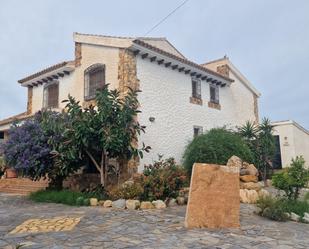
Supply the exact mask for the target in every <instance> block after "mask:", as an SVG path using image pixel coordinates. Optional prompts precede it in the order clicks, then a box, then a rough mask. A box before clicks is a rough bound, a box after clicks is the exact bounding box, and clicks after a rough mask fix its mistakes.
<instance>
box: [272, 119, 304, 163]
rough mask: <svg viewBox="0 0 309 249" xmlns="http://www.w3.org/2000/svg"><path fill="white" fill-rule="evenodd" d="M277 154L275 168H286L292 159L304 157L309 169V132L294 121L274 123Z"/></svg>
mask: <svg viewBox="0 0 309 249" xmlns="http://www.w3.org/2000/svg"><path fill="white" fill-rule="evenodd" d="M272 125H273V126H274V130H275V132H274V134H275V138H276V145H277V146H276V147H277V154H276V158H275V161H274V167H275V168H285V167H287V166H289V165H290V163H291V159H292V158H295V157H296V156H303V157H304V159H305V161H306V164H305V166H306V167H307V168H309V131H308V130H306V129H305V128H303V127H302V126H300V125H299V124H298V123H296V122H295V121H292V120H287V121H278V122H273V123H272Z"/></svg>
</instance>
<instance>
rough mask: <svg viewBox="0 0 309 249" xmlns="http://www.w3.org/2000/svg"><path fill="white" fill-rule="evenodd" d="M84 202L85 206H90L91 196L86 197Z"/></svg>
mask: <svg viewBox="0 0 309 249" xmlns="http://www.w3.org/2000/svg"><path fill="white" fill-rule="evenodd" d="M83 204H84V206H89V205H90V200H89V198H85V199H84V202H83Z"/></svg>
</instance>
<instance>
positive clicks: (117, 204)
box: [112, 199, 126, 209]
mask: <svg viewBox="0 0 309 249" xmlns="http://www.w3.org/2000/svg"><path fill="white" fill-rule="evenodd" d="M112 206H113V208H119V209H125V208H126V200H125V199H119V200H117V201H113V204H112Z"/></svg>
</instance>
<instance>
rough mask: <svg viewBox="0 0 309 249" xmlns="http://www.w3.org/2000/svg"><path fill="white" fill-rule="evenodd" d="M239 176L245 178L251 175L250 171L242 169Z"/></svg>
mask: <svg viewBox="0 0 309 249" xmlns="http://www.w3.org/2000/svg"><path fill="white" fill-rule="evenodd" d="M239 175H241V176H244V175H250V170H248V169H243V168H242V169H240V171H239Z"/></svg>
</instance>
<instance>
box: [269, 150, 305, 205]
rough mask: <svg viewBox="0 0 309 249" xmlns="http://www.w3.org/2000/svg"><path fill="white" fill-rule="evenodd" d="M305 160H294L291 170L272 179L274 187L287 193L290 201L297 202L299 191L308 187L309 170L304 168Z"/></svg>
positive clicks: (299, 158) (301, 158) (298, 158)
mask: <svg viewBox="0 0 309 249" xmlns="http://www.w3.org/2000/svg"><path fill="white" fill-rule="evenodd" d="M304 165H305V160H304V158H303V157H302V156H300V157H296V158H295V159H292V163H291V165H290V167H289V168H287V169H286V170H284V171H283V172H280V173H277V174H275V175H274V176H273V178H272V183H273V186H274V187H276V188H278V189H281V190H283V191H284V192H285V194H286V196H287V197H288V199H293V200H297V199H298V197H299V191H300V190H301V189H302V188H304V187H305V186H307V184H308V181H309V170H307V169H305V168H304Z"/></svg>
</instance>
